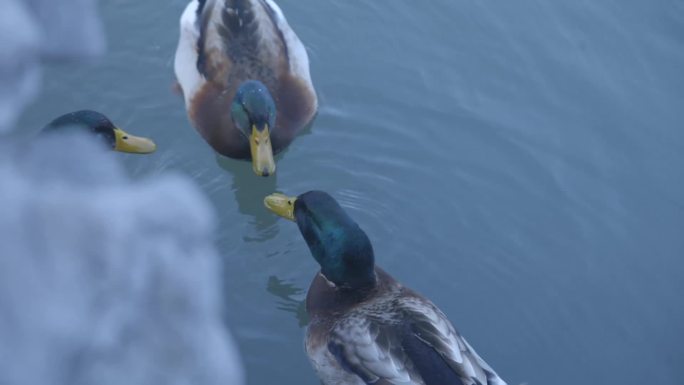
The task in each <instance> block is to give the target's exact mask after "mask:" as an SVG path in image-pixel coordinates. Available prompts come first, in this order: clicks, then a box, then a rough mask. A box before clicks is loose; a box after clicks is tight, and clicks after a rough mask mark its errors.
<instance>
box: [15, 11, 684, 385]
mask: <svg viewBox="0 0 684 385" xmlns="http://www.w3.org/2000/svg"><path fill="white" fill-rule="evenodd" d="M279 4H280V5H281V7H282V8H283V11H284V12H285V14H286V15H287V16H288V19H289V20H290V23H291V25H292V26H293V27H294V28H295V30H296V31H297V32H298V34H299V36H300V37H301V39H302V40H303V41H304V43H305V44H306V46H307V48H308V49H309V53H310V59H311V66H312V76H313V79H314V83H315V85H316V87H317V90H318V92H319V95H320V102H321V109H320V112H319V115H318V118H317V120H316V122H315V124H314V126H313V128H312V129H311V130H310V131H309V132H307V133H306V134H304V135H303V136H301V137H300V138H298V139H297V140H296V141H295V142H294V143H293V145H292V146H291V147H290V149H289V150H288V151H287V152H286V153H285V154H284V155H282V156H281V157H280V158H279V160H278V174H277V176H276V178H271V179H268V180H266V179H259V178H256V177H254V175H253V174H252V171H251V168H250V165H249V164H247V163H243V162H237V161H232V160H227V161H223V160H222V161H217V159H216V158H215V156H214V155H213V154H212V153H211V151H210V149H209V147H208V146H207V145H206V144H205V143H204V142H203V141H202V140H201V138H199V136H198V135H197V134H196V133H195V132H194V131H193V130H192V129H191V128H190V126H189V124H188V122H187V119H186V117H185V111H184V108H183V103H182V100H181V98H180V97H178V96H177V95H174V94H173V93H172V92H171V91H170V85H171V83H172V81H173V69H172V61H173V60H172V59H173V54H174V50H175V46H176V41H177V40H176V39H177V35H178V30H177V24H178V18H179V16H180V13H181V11H182V9H183V8H184V6H185V2H184V1H181V0H173V1H169V2H168V3H164V5H162V4H161V3H159V2H140V1H132V0H125V1H124V0H116V1H114V0H111V1H107V2H103V3H102V13H103V15H104V16H105V19H106V25H107V28H108V34H109V40H110V41H109V43H110V47H109V53H108V55H107V56H106V57H105V58H104V59H103V60H101V61H99V62H97V63H94V64H92V65H90V66H86V67H66V66H55V67H53V68H51V69H49V71H48V72H47V74H46V79H45V80H46V91H45V93H44V95H43V96H42V98H41V99H40V100H39V101H38V103H36V104H35V106H33V108H32V109H31V110H30V111H29V113H28V114H27V115H26V117H25V119H24V125H26V126H36V127H38V126H40V125H42V124H43V123H44V122H46V121H49V120H50V119H52V118H53V117H54V116H56V115H58V114H60V113H62V112H65V111H68V110H74V109H79V108H94V109H99V110H101V111H103V112H106V113H108V114H109V115H110V117H111V118H112V119H113V120H114V121H115V122H117V123H118V124H119V125H121V126H122V127H124V128H126V129H129V130H130V131H132V132H136V133H138V134H142V135H147V136H151V137H153V138H154V139H155V140H156V142H157V144H158V146H159V151H158V152H157V153H156V154H155V155H152V156H151V157H145V158H142V157H135V156H128V157H125V158H124V162H125V163H126V166H127V168H128V169H129V172H130V173H131V175H133V176H134V177H136V178H138V177H142V176H145V175H149V174H156V173H160V172H167V171H171V170H172V171H175V172H181V173H184V174H187V175H189V176H191V177H192V178H194V179H195V180H196V181H197V182H198V183H199V184H200V186H201V187H202V189H203V190H204V192H205V193H206V194H207V195H208V196H209V197H210V199H211V200H212V202H213V203H214V206H215V209H216V210H217V213H218V215H219V216H220V220H221V223H220V233H219V234H217V244H218V246H219V248H220V251H221V253H222V255H223V257H224V260H225V267H224V269H225V295H226V311H225V313H226V322H227V325H228V326H229V327H230V328H231V330H232V331H233V333H234V335H235V337H236V339H237V340H238V343H239V345H240V349H241V351H242V353H243V355H244V361H245V365H246V368H247V373H248V377H249V383H250V384H254V385H258V384H264V385H265V384H307V385H316V384H318V380H317V379H316V378H315V375H314V374H313V371H312V370H311V368H310V366H309V363H308V361H307V358H306V357H305V355H304V351H303V346H302V336H303V328H302V325H303V324H304V323H305V322H306V317H305V314H304V312H303V310H302V307H301V304H300V301H301V300H302V299H303V298H304V295H305V292H306V289H307V287H308V284H309V282H310V280H311V278H312V277H313V275H314V273H315V271H316V265H315V263H314V261H313V259H312V258H311V257H310V256H309V253H308V249H307V248H306V245H305V244H304V242H303V240H302V239H301V237H300V235H299V233H298V231H297V229H296V226H294V225H293V224H291V223H286V222H285V221H281V220H278V219H276V218H275V217H274V216H272V215H271V214H269V213H268V212H266V210H265V209H264V208H263V207H262V203H261V200H262V198H263V196H264V195H266V194H267V193H270V192H271V191H273V190H279V191H282V192H285V193H289V194H298V193H301V192H304V191H306V190H310V189H322V190H326V191H328V192H330V193H332V194H333V195H334V196H335V197H336V198H338V199H339V200H340V201H341V202H342V204H343V205H344V206H345V207H346V208H348V210H349V211H350V213H351V214H352V216H353V217H354V218H355V219H356V220H357V221H358V222H359V224H360V225H361V227H362V228H363V229H364V230H365V231H366V232H367V233H368V235H369V237H370V238H371V240H372V241H373V244H374V248H375V251H376V255H377V260H378V263H379V264H380V265H382V266H383V267H384V268H385V269H386V270H387V271H389V272H390V273H392V274H393V275H394V276H395V277H397V278H398V279H400V280H401V281H403V282H404V283H405V284H406V285H407V286H410V287H412V288H414V289H415V290H417V291H419V292H421V293H423V294H425V295H426V296H428V297H429V298H431V299H432V300H433V301H434V302H435V303H436V304H437V305H438V306H440V307H441V308H442V310H444V312H445V313H446V314H447V315H448V316H449V317H450V319H451V320H452V321H453V322H454V324H455V325H456V326H457V328H459V329H460V331H461V332H462V333H463V334H464V335H465V336H466V337H467V338H468V339H469V341H470V342H471V344H472V345H473V346H474V347H475V348H476V349H477V350H478V352H479V353H480V354H481V355H482V356H483V357H484V358H485V359H486V360H487V361H488V362H489V363H490V364H491V365H492V366H493V367H494V368H495V369H496V370H497V371H498V372H499V374H500V375H501V376H502V377H503V378H504V379H506V380H507V381H508V382H509V384H519V383H527V384H530V385H534V384H539V385H546V384H555V385H565V384H568V385H570V384H573V385H574V384H578V383H591V384H622V385H626V384H634V385H636V384H644V383H653V384H661V385H666V384H667V385H675V384H680V383H681V378H682V377H684V366H683V365H682V361H683V359H684V330H683V329H684V326H683V325H684V305H683V303H684V301H682V298H681V297H682V295H683V294H684V261H683V258H684V123H683V121H684V2H682V1H668V0H655V1H644V0H642V1H636V0H622V1H616V0H612V1H611V0H601V1H546V2H543V1H532V0H520V1H516V2H509V1H490V2H482V1H470V0H469V1H460V0H459V1H455V0H434V1H430V2H415V1H391V2H390V1H375V2H361V1H343V0H337V1H332V0H328V1H320V0H317V1H314V0H299V1H293V0H280V1H279Z"/></svg>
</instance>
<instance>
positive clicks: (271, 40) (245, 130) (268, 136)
mask: <svg viewBox="0 0 684 385" xmlns="http://www.w3.org/2000/svg"><path fill="white" fill-rule="evenodd" d="M174 70H175V73H176V79H177V81H178V85H179V86H180V89H181V91H182V93H183V97H184V99H185V108H186V110H187V113H188V117H189V119H190V121H191V123H192V124H193V126H194V127H195V128H196V129H197V131H198V132H199V133H200V135H201V136H202V137H203V138H204V140H205V141H206V142H207V143H209V145H211V147H212V148H213V149H214V150H215V151H216V152H218V153H219V154H221V155H224V156H227V157H231V158H238V159H251V161H252V168H253V170H254V172H255V173H256V174H257V175H261V176H268V175H272V174H273V173H274V172H275V169H276V165H275V161H274V155H275V154H278V153H279V152H280V151H282V150H284V149H285V148H286V147H287V146H288V145H289V144H290V142H292V140H293V139H294V138H295V136H296V135H297V133H298V132H299V131H300V130H301V129H303V128H304V127H306V126H307V125H308V124H309V123H310V122H311V121H312V119H313V117H314V115H315V113H316V110H317V108H318V99H317V97H316V92H315V90H314V88H313V84H312V82H311V75H310V73H309V58H308V55H307V53H306V49H305V48H304V45H303V44H302V42H301V41H300V40H299V38H298V37H297V35H296V34H295V32H294V31H293V30H292V28H291V27H290V25H289V24H288V22H287V20H286V19H285V16H284V15H283V12H282V11H281V10H280V7H278V5H277V4H276V3H275V2H274V1H272V0H193V1H191V2H190V3H189V4H188V5H187V7H186V8H185V11H184V12H183V14H182V16H181V20H180V39H179V41H178V48H177V50H176V57H175V63H174Z"/></svg>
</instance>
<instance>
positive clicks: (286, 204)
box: [264, 193, 297, 221]
mask: <svg viewBox="0 0 684 385" xmlns="http://www.w3.org/2000/svg"><path fill="white" fill-rule="evenodd" d="M296 200H297V198H296V197H289V196H287V195H284V194H280V193H274V194H271V195H269V196H267V197H266V198H264V205H266V208H267V209H269V210H271V211H273V212H274V213H275V214H278V215H280V216H281V217H283V218H286V219H289V220H291V221H294V220H295V216H294V207H295V201H296Z"/></svg>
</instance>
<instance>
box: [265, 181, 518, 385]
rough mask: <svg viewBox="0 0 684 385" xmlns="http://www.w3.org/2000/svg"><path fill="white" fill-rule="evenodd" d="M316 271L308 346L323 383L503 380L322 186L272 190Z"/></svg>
mask: <svg viewBox="0 0 684 385" xmlns="http://www.w3.org/2000/svg"><path fill="white" fill-rule="evenodd" d="M264 203H265V205H266V207H267V208H268V209H270V210H271V211H273V212H274V213H276V214H278V215H280V216H282V217H284V218H287V219H289V220H292V221H295V222H296V223H297V226H298V227H299V231H300V232H301V234H302V236H303V237H304V240H305V241H306V243H307V245H308V246H309V249H310V251H311V254H312V255H313V257H314V259H315V260H316V262H318V264H319V265H320V266H321V269H320V271H319V273H318V274H316V276H315V277H314V279H313V282H312V283H311V286H310V287H309V291H308V293H307V297H306V310H307V312H308V315H309V319H310V321H309V325H308V327H307V332H306V343H305V346H306V352H307V354H308V356H309V359H310V360H311V363H312V364H313V366H314V368H315V370H316V372H317V374H318V376H319V377H320V379H321V380H322V381H323V383H324V384H325V385H342V384H344V385H368V384H374V385H506V383H505V382H504V381H503V380H502V379H501V378H500V377H499V376H498V375H497V374H496V372H494V370H493V369H492V368H491V367H490V366H489V365H488V364H487V363H486V362H485V361H484V360H483V359H482V358H480V356H478V355H477V353H476V352H475V350H474V349H473V348H472V346H470V345H469V344H468V342H466V340H465V339H464V338H463V337H462V336H461V335H460V334H459V333H458V332H457V331H456V330H455V329H454V327H453V325H452V324H451V322H449V320H448V319H447V318H446V316H445V315H444V313H442V311H440V310H439V309H438V308H437V307H436V306H435V305H434V304H433V303H432V302H430V300H428V299H426V298H425V297H423V296H421V295H420V294H417V293H416V292H414V291H413V290H411V289H409V288H406V287H404V286H402V285H401V284H400V283H399V282H397V281H396V280H395V279H394V278H392V277H391V276H390V275H389V274H387V273H386V272H385V271H383V270H382V269H380V268H379V267H377V266H376V265H375V257H374V254H373V246H372V245H371V242H370V240H369V239H368V236H367V235H366V233H365V232H364V231H363V230H361V228H360V227H359V225H358V224H356V222H354V220H353V219H352V218H351V217H349V215H347V213H346V212H345V211H344V210H343V209H342V207H340V205H339V204H338V203H337V201H336V200H335V199H334V198H332V197H331V196H330V195H328V194H327V193H325V192H321V191H310V192H307V193H304V194H302V195H299V196H298V197H288V196H285V195H282V194H277V193H276V194H271V195H269V196H267V197H266V198H265V201H264Z"/></svg>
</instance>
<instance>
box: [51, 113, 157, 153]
mask: <svg viewBox="0 0 684 385" xmlns="http://www.w3.org/2000/svg"><path fill="white" fill-rule="evenodd" d="M66 131H80V132H87V133H89V134H91V135H94V136H95V137H97V138H98V139H99V140H100V141H101V142H102V143H103V144H104V145H105V146H106V147H107V148H111V149H112V150H114V151H119V152H127V153H132V154H149V153H152V152H154V151H155V150H156V149H157V145H156V144H154V142H153V141H152V140H150V139H147V138H143V137H139V136H134V135H131V134H129V133H127V132H125V131H124V130H122V129H120V128H118V127H116V126H115V125H114V123H112V121H111V120H109V118H107V117H106V116H105V115H103V114H102V113H99V112H97V111H90V110H81V111H75V112H70V113H68V114H64V115H62V116H60V117H58V118H56V119H55V120H53V121H52V122H50V123H48V125H46V126H45V127H44V128H43V130H42V131H41V133H45V134H51V133H58V132H66Z"/></svg>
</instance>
